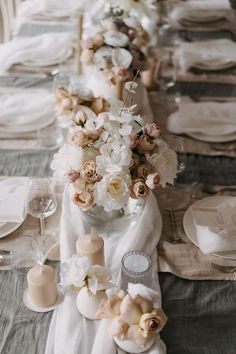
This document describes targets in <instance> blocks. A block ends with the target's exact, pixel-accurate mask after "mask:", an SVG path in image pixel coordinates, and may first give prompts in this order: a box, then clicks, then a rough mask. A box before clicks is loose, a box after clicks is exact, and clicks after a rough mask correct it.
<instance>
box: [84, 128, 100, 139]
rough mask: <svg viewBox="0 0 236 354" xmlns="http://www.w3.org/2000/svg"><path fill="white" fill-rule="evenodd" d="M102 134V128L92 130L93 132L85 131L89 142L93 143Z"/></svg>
mask: <svg viewBox="0 0 236 354" xmlns="http://www.w3.org/2000/svg"><path fill="white" fill-rule="evenodd" d="M101 133H102V128H99V129H94V130H86V131H85V135H86V136H87V138H88V139H89V140H92V141H95V140H97V139H98V138H99V137H100V135H101Z"/></svg>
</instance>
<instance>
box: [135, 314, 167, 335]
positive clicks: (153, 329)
mask: <svg viewBox="0 0 236 354" xmlns="http://www.w3.org/2000/svg"><path fill="white" fill-rule="evenodd" d="M166 322H167V317H166V315H165V313H164V312H163V310H162V309H160V308H156V309H154V310H153V311H152V312H151V313H144V314H143V315H142V316H141V318H140V322H139V326H140V328H141V329H142V330H143V336H144V337H148V335H149V334H153V333H159V332H160V331H161V330H162V328H163V327H164V326H165V324H166Z"/></svg>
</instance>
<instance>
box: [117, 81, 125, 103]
mask: <svg viewBox="0 0 236 354" xmlns="http://www.w3.org/2000/svg"><path fill="white" fill-rule="evenodd" d="M123 89H124V82H123V81H122V80H120V79H117V80H116V98H117V99H118V100H121V101H122V99H123Z"/></svg>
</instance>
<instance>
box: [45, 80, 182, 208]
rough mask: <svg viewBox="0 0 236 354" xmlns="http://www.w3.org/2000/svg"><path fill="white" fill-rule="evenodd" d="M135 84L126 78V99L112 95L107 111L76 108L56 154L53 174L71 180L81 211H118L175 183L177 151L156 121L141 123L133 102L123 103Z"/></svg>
mask: <svg viewBox="0 0 236 354" xmlns="http://www.w3.org/2000/svg"><path fill="white" fill-rule="evenodd" d="M136 85H137V84H136V83H135V82H134V81H133V82H131V83H126V88H127V89H128V94H127V97H126V100H125V102H122V101H119V100H117V99H114V98H113V99H110V100H109V105H110V110H109V112H105V113H100V114H98V115H96V114H95V113H94V112H93V111H92V110H91V109H89V108H88V107H86V109H84V108H85V107H84V108H83V109H81V110H80V111H78V112H77V115H76V117H75V119H74V120H73V126H71V127H70V134H69V136H68V143H67V144H65V145H64V146H63V147H62V148H61V149H60V150H59V151H58V153H56V154H55V155H54V159H53V161H52V164H51V168H52V169H53V170H54V176H55V177H56V179H59V180H64V181H67V182H69V183H70V191H71V195H72V200H73V202H74V203H75V204H77V205H78V206H79V207H80V208H81V209H82V211H86V212H88V211H90V210H91V209H92V208H95V207H99V208H102V209H103V210H104V211H105V212H107V213H109V212H113V211H119V212H120V211H122V210H124V208H125V207H126V206H127V204H128V203H129V201H130V200H131V201H142V202H144V201H145V200H146V198H147V197H148V194H149V193H150V191H152V190H154V189H155V188H158V187H159V186H162V187H165V186H166V184H167V183H170V184H173V182H174V178H175V177H176V171H177V158H176V154H175V152H174V151H172V150H171V149H169V147H168V145H167V144H166V142H165V141H164V140H163V139H162V137H161V134H160V128H159V126H158V125H157V124H156V123H151V124H150V123H149V124H146V125H144V123H143V119H142V117H141V116H140V115H134V114H133V112H132V110H133V108H134V107H133V106H131V107H126V103H127V102H128V97H129V95H130V94H131V93H134V92H135V88H136Z"/></svg>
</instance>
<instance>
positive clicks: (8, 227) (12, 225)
mask: <svg viewBox="0 0 236 354" xmlns="http://www.w3.org/2000/svg"><path fill="white" fill-rule="evenodd" d="M25 218H26V216H25ZM25 218H24V220H22V221H21V222H7V223H5V224H4V223H1V225H0V238H3V237H6V236H7V235H9V234H11V233H12V232H13V231H15V230H16V229H18V227H20V226H21V225H22V224H23V222H24V221H25Z"/></svg>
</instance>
